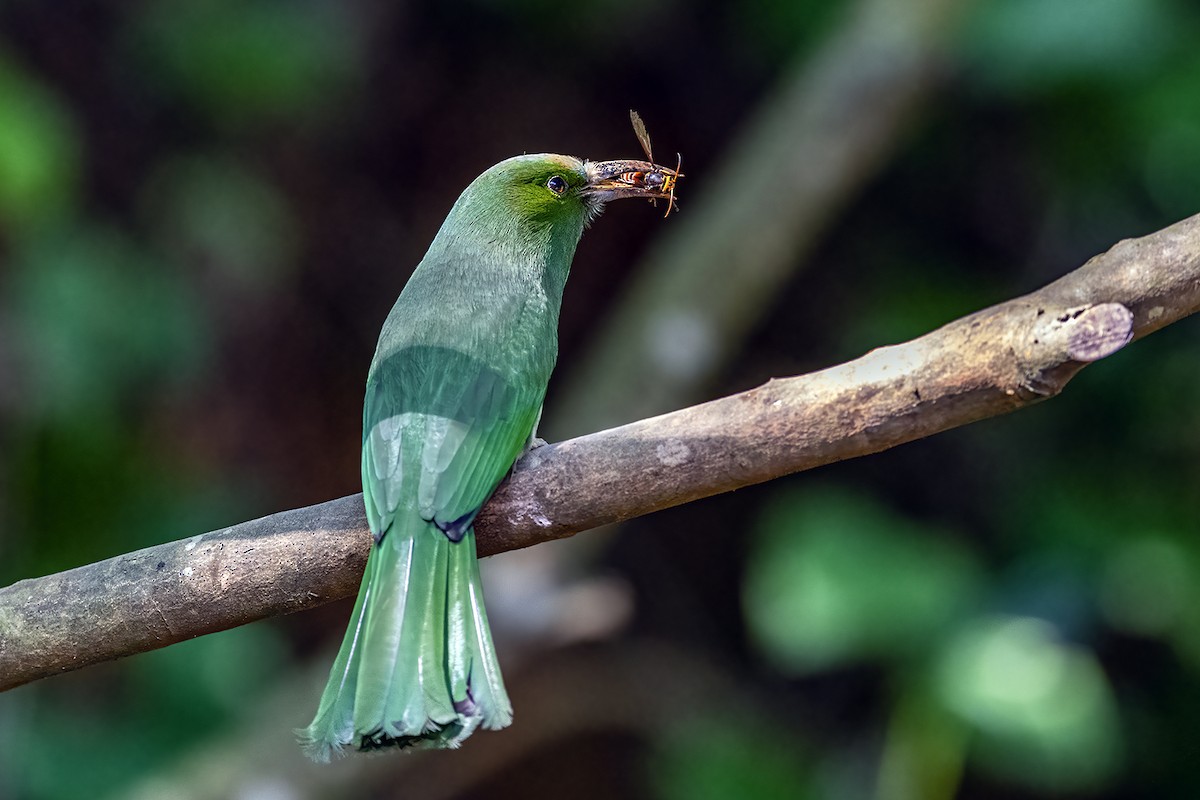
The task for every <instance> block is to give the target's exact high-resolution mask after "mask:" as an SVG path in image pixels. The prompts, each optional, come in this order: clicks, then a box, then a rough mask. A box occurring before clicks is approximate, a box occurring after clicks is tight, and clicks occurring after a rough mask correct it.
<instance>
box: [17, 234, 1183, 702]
mask: <svg viewBox="0 0 1200 800" xmlns="http://www.w3.org/2000/svg"><path fill="white" fill-rule="evenodd" d="M1198 308H1200V215H1198V216H1195V217H1191V218H1189V219H1187V220H1184V221H1183V222H1180V223H1178V224H1176V225H1173V226H1171V227H1169V228H1166V229H1164V230H1162V231H1159V232H1157V233H1154V234H1151V235H1150V236H1146V237H1145V238H1142V239H1136V240H1128V241H1124V242H1121V243H1119V244H1117V245H1116V246H1115V247H1113V248H1112V249H1111V250H1109V251H1108V252H1107V253H1105V254H1103V255H1101V256H1097V257H1096V258H1093V259H1092V260H1091V261H1089V262H1088V263H1087V264H1085V265H1084V266H1083V267H1081V268H1079V269H1077V270H1075V271H1074V272H1072V273H1070V274H1069V275H1067V276H1065V277H1063V278H1061V279H1060V280H1058V281H1056V282H1054V283H1052V284H1050V285H1049V286H1046V287H1045V288H1043V289H1041V290H1039V291H1037V292H1034V293H1032V294H1029V295H1026V296H1024V297H1020V298H1017V299H1015V300H1011V301H1009V302H1007V303H1003V304H1001V305H997V306H993V307H992V308H989V309H985V310H983V311H980V312H977V313H975V314H972V315H970V316H968V317H964V318H962V319H960V320H956V321H955V322H952V323H950V324H949V325H946V326H945V327H942V328H939V329H938V330H936V331H933V332H932V333H929V334H927V335H925V336H922V337H920V338H918V339H914V340H912V341H910V342H907V343H905V344H900V345H895V346H891V347H885V348H880V349H878V350H874V351H872V352H870V353H868V354H867V355H865V356H863V357H862V358H859V359H857V360H855V361H851V362H849V363H847V364H842V365H840V366H836V367H831V368H829V369H826V370H822V371H820V372H815V373H812V374H810V375H803V376H800V377H795V378H788V379H785V380H773V381H771V382H769V383H767V384H766V385H764V386H761V387H759V388H757V389H753V390H751V391H748V392H743V393H742V394H738V395H734V396H732V397H726V398H722V399H720V400H714V401H712V402H709V403H705V404H703V405H699V406H694V407H692V408H687V409H683V410H681V411H676V412H673V413H671V414H665V415H663V416H660V417H654V418H651V419H646V420H642V421H640V422H636V423H633V424H631V425H626V426H623V427H620V428H614V429H611V430H607V431H602V432H600V433H594V434H591V435H589V436H582V437H579V438H577V439H572V440H569V441H566V442H563V443H561V444H557V445H548V446H546V447H542V448H539V449H537V450H535V451H533V452H532V453H530V454H529V455H528V456H526V458H524V459H523V460H522V461H521V462H520V464H519V465H518V469H517V470H516V472H515V473H514V474H513V476H512V477H511V479H510V480H509V481H508V482H506V483H505V484H504V485H502V486H501V487H500V489H499V490H498V491H497V492H496V495H495V496H494V497H493V498H492V499H491V501H489V502H488V504H487V506H485V508H484V510H483V512H482V513H481V514H480V516H479V521H478V526H477V528H478V533H479V549H480V553H481V554H482V555H490V554H493V553H498V552H502V551H506V550H513V549H516V548H520V547H528V546H530V545H533V544H537V543H539V542H544V541H548V540H550V539H557V538H562V537H565V536H570V535H571V534H573V533H576V532H578V531H582V530H587V529H589V528H593V527H596V526H598V525H603V524H605V523H610V522H615V521H619V520H623V519H629V518H630V517H635V516H638V515H641V514H646V513H649V512H651V511H655V510H658V509H662V508H668V507H670V506H674V505H678V504H680V503H685V502H688V501H690V500H695V499H697V498H701V497H707V496H709V495H713V494H717V493H720V492H725V491H729V490H732V489H736V488H738V487H741V486H747V485H749V484H753V483H759V482H761V481H766V480H770V479H771V478H775V477H779V476H782V475H787V474H789V473H793V472H798V471H800V470H805V469H811V468H812V467H816V466H819V465H821V464H828V463H830V462H833V461H839V460H842V459H846V458H853V457H855V456H861V455H866V454H868V453H875V452H878V451H880V450H884V449H886V448H889V447H894V446H895V445H898V444H902V443H904V442H908V441H912V440H913V439H919V438H921V437H924V436H929V435H931V434H933V433H937V432H939V431H944V430H947V429H950V428H954V427H957V426H959V425H964V424H966V423H968V422H973V421H975V420H979V419H983V418H985V417H991V416H996V415H998V414H1002V413H1005V412H1008V411H1012V410H1015V409H1017V408H1021V407H1023V406H1027V405H1030V404H1032V403H1035V402H1037V401H1039V400H1042V399H1045V398H1047V397H1051V396H1053V395H1055V394H1057V393H1058V392H1060V391H1061V390H1062V389H1063V387H1064V386H1065V385H1066V383H1067V382H1068V381H1069V380H1070V379H1071V378H1072V377H1073V376H1074V375H1075V373H1076V372H1078V371H1079V370H1080V369H1081V368H1082V367H1083V366H1084V365H1085V364H1087V363H1089V362H1091V361H1094V360H1096V359H1099V358H1103V357H1104V356H1107V355H1109V354H1111V353H1113V352H1115V351H1116V350H1119V349H1120V348H1121V347H1123V346H1124V345H1125V344H1126V342H1128V341H1129V340H1130V338H1132V337H1135V336H1144V335H1146V334H1148V333H1151V332H1153V331H1155V330H1157V329H1159V328H1161V327H1163V326H1164V325H1168V324H1170V323H1171V322H1174V321H1176V320H1178V319H1181V318H1182V317H1184V316H1187V315H1188V314H1191V313H1193V312H1195V311H1196V310H1197V309H1198ZM368 541H369V539H368V536H367V533H366V524H365V521H364V518H363V513H362V510H361V500H360V497H359V496H358V495H354V496H351V497H343V498H341V499H339V500H333V501H330V502H328V503H322V504H320V505H316V506H310V507H309V508H302V509H296V510H293V511H285V512H282V513H280V514H273V515H271V516H269V517H264V518H263V519H260V520H255V521H252V522H245V523H242V524H240V525H235V526H233V527H231V528H226V529H224V530H220V531H214V532H212V533H205V534H201V535H199V536H194V537H192V538H190V539H183V540H180V541H177V542H171V543H168V544H163V545H159V546H157V547H151V548H147V549H145V550H140V551H138V552H136V553H130V554H128V555H123V556H118V557H117V558H113V559H109V560H107V561H102V562H99V563H96V564H91V565H89V566H85V567H80V568H78V569H73V570H69V571H67V572H62V573H59V574H56V575H50V576H47V577H44V578H36V579H32V580H26V581H20V582H18V583H16V584H13V585H12V586H9V587H7V588H5V589H0V689H8V688H12V687H14V686H19V685H21V684H23V683H28V682H29V681H33V680H36V679H38V678H42V677H46V676H49V675H53V674H56V673H59V672H63V671H67V670H71V669H76V668H78V667H82V666H86V665H88V664H93V663H96V662H98V661H104V660H107V659H112V658H117V657H120V656H123V655H129V654H131V653H137V652H142V651H145V650H151V649H154V648H156V647H162V646H164V645H168V644H172V643H174V642H178V641H181V640H183V639H188V638H192V637H195V636H199V635H201V634H205V633H212V632H215V631H219V630H224V629H226V628H230V627H233V626H235V625H242V624H245V623H247V622H253V621H255V620H258V619H263V618H265V617H269V616H275V615H279V614H286V613H290V612H292V611H298V610H300V609H304V608H310V607H313V606H316V605H319V604H321V603H325V602H328V601H330V600H335V599H337V598H340V597H345V596H348V595H350V594H352V593H353V592H354V591H355V589H356V587H357V584H358V580H359V576H360V574H361V571H362V567H363V563H364V560H365V556H366V551H367V543H368Z"/></svg>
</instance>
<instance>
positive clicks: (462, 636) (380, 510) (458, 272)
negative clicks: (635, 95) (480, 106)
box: [301, 155, 652, 760]
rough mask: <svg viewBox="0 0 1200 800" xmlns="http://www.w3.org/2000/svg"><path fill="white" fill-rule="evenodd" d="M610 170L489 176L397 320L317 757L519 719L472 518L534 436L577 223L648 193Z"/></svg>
mask: <svg viewBox="0 0 1200 800" xmlns="http://www.w3.org/2000/svg"><path fill="white" fill-rule="evenodd" d="M617 163H618V162H602V163H601V164H587V163H585V162H582V161H580V160H578V159H575V158H570V157H567V156H555V155H536V156H520V157H517V158H512V159H509V160H507V161H504V162H501V163H500V164H497V165H496V166H494V167H492V168H491V169H489V170H488V171H487V172H485V173H483V174H482V175H481V176H479V177H478V178H477V179H476V180H475V181H474V182H473V183H472V184H471V185H470V186H469V187H468V188H467V189H466V191H464V192H463V194H462V195H461V196H460V197H459V199H458V201H457V202H456V203H455V205H454V207H453V208H452V209H451V211H450V214H449V216H447V218H446V221H445V223H443V225H442V228H441V230H440V231H439V232H438V234H437V236H436V237H435V239H434V241H433V243H432V244H431V245H430V247H429V251H428V252H427V253H426V255H425V258H424V259H422V261H421V263H420V264H419V265H418V267H417V269H416V271H415V272H414V273H413V275H412V277H411V279H410V280H409V282H408V284H407V285H406V286H405V288H404V290H403V292H402V293H401V294H400V298H399V299H398V300H397V301H396V305H395V307H394V308H393V309H392V311H391V313H390V314H389V315H388V318H387V321H386V322H385V323H384V326H383V330H382V332H381V334H380V337H379V345H378V348H377V350H376V352H375V358H374V360H373V362H372V364H371V369H370V372H369V374H368V377H367V390H366V402H365V406H364V412H363V449H362V479H363V495H364V500H365V503H366V509H367V519H368V521H369V523H370V527H371V531H372V533H373V534H374V537H375V541H376V544H375V545H374V547H372V550H371V554H370V557H369V559H368V561H367V568H366V572H365V574H364V576H363V583H362V588H361V589H360V591H359V596H358V601H357V603H356V604H355V607H354V612H353V615H352V617H351V622H350V626H349V628H348V629H347V631H346V636H345V639H344V641H343V643H342V647H341V650H340V652H339V653H338V656H337V659H336V660H335V662H334V664H333V668H332V670H331V671H330V678H329V683H328V685H327V686H326V688H325V692H324V694H323V695H322V696H321V701H320V705H319V708H318V710H317V714H316V718H315V719H314V720H313V722H312V723H311V724H310V725H309V726H308V728H306V729H304V730H303V731H301V738H302V740H303V742H304V744H305V746H306V748H307V750H308V752H309V753H310V755H312V756H313V757H314V758H317V759H322V760H323V759H327V758H328V756H329V754H330V752H331V751H337V750H340V749H341V748H342V747H344V746H347V745H349V746H352V747H356V748H358V749H361V750H371V749H375V748H380V747H386V746H401V747H403V746H412V745H417V746H433V747H456V746H457V745H458V744H459V743H461V742H462V741H463V740H464V739H465V738H466V737H467V736H469V735H470V734H471V733H472V732H473V731H474V730H475V729H476V728H477V727H479V726H480V725H482V726H483V727H485V728H502V727H504V726H506V725H508V724H509V722H510V721H511V720H512V707H511V705H510V703H509V700H508V695H507V694H506V692H505V689H504V683H503V681H502V679H501V677H500V668H499V665H498V663H497V660H496V653H495V649H494V647H493V645H492V639H491V632H490V631H489V628H488V622H487V614H486V612H485V610H484V605H483V595H482V590H481V587H480V581H479V565H478V562H477V560H476V556H475V534H474V530H473V529H472V527H471V523H472V520H473V519H474V516H475V514H476V513H477V512H478V511H479V509H480V507H481V506H482V505H483V504H484V502H485V501H486V500H487V499H488V497H489V496H490V495H491V493H492V492H493V491H494V490H495V488H496V486H497V484H499V483H500V481H501V480H502V479H503V478H504V476H505V475H506V474H507V472H508V471H509V469H511V467H512V465H513V463H514V461H515V460H516V459H517V457H518V456H519V455H520V454H521V452H522V451H523V449H524V448H525V447H526V446H527V444H528V442H529V441H530V439H531V437H532V436H533V433H534V426H535V425H536V423H537V419H538V416H539V414H540V410H541V406H542V400H543V398H544V396H545V392H546V384H547V382H548V381H549V379H550V372H551V370H552V369H553V367H554V362H555V358H556V356H557V348H558V344H557V328H558V316H559V308H560V305H561V301H562V291H563V286H564V284H565V283H566V279H567V273H568V271H569V269H570V264H571V259H572V257H573V255H574V252H575V247H576V244H577V243H578V241H579V238H580V236H581V235H582V233H583V228H584V225H585V223H586V222H587V220H588V219H589V218H590V217H591V216H592V215H593V214H595V213H596V212H597V211H598V210H599V207H600V205H601V204H602V203H603V202H604V201H605V200H608V199H612V198H613V197H623V196H640V195H643V194H644V195H646V196H650V195H649V194H647V192H649V190H647V192H642V191H641V190H638V191H632V190H630V189H628V188H627V187H623V188H619V189H614V188H612V187H611V186H610V184H611V183H612V182H611V180H608V179H609V178H611V173H613V172H614V171H615V170H616V169H618V167H616V166H614V167H613V168H612V169H610V170H607V171H606V170H604V169H602V168H603V167H604V165H605V164H614V165H615V164H617ZM628 163H633V162H620V164H621V165H626V164H628ZM646 166H652V165H646ZM598 168H599V169H598ZM622 168H623V167H622Z"/></svg>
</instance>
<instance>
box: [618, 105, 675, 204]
mask: <svg viewBox="0 0 1200 800" xmlns="http://www.w3.org/2000/svg"><path fill="white" fill-rule="evenodd" d="M629 121H630V122H631V123H633V134H634V136H636V137H637V140H638V144H640V145H641V146H642V150H643V151H644V152H645V153H646V160H647V161H649V162H650V163H652V164H653V163H655V162H654V150H653V149H652V148H651V146H650V133H649V132H648V131H647V130H646V123H645V122H642V118H641V116H640V115H639V114H638V113H637V112H636V111H634V110H633V109H630V110H629ZM682 166H683V157H682V156H681V155H679V154H678V153H676V154H675V169H673V170H672V169H669V168H667V167H663V168H662V169H660V170H659V169H656V170H653V171H650V172H641V171H638V172H626V173H624V174H623V175H621V176H620V180H623V181H625V182H626V183H631V184H634V185H635V186H649V187H651V188H657V189H659V191H661V192H663V193H664V194H666V195H667V212H666V213H665V214H663V217H664V218H665V217H667V216H670V214H671V211H672V209H675V208H678V206H676V205H675V182H676V181H678V180H679V179H680V178H681V177H683V173H682V172H680V171H679V168H680V167H682ZM650 202H651V203H654V204H655V205H658V203H656V202H655V201H654V200H653V199H651V201H650Z"/></svg>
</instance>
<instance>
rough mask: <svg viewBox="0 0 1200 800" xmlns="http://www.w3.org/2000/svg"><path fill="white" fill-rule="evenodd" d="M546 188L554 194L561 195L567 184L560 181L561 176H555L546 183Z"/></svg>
mask: <svg viewBox="0 0 1200 800" xmlns="http://www.w3.org/2000/svg"><path fill="white" fill-rule="evenodd" d="M546 188H547V189H549V190H550V191H552V192H554V193H555V194H559V195H561V194H562V193H563V192H565V191H566V190H567V182H566V181H565V180H563V179H562V176H560V175H555V176H554V177H553V178H551V179H550V180H548V181H546Z"/></svg>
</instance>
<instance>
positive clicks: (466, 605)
mask: <svg viewBox="0 0 1200 800" xmlns="http://www.w3.org/2000/svg"><path fill="white" fill-rule="evenodd" d="M406 517H407V519H405V518H406ZM511 721H512V705H511V704H510V703H509V700H508V694H507V693H506V692H505V690H504V682H503V680H502V679H501V677H500V667H499V664H498V663H497V661H496V651H495V648H494V647H493V645H492V634H491V630H490V629H489V628H488V621H487V611H486V610H485V609H484V606H483V592H482V587H481V585H480V580H479V562H478V561H477V560H476V557H475V532H474V531H473V530H468V531H467V533H466V535H465V536H464V537H463V538H462V539H461V540H460V541H457V542H452V541H450V539H448V538H447V537H446V535H445V534H444V533H442V532H441V531H440V530H439V529H438V528H437V527H436V526H435V525H433V524H432V523H429V522H426V521H424V520H422V519H420V517H418V516H417V515H415V514H414V515H398V516H397V519H396V521H395V523H394V524H393V526H392V528H391V529H390V530H389V531H388V532H387V535H386V536H384V537H383V539H382V541H381V542H379V543H378V544H376V545H375V546H373V547H372V548H371V555H370V557H369V558H368V560H367V569H366V572H365V574H364V575H363V582H362V587H361V588H360V589H359V592H358V601H357V602H356V603H355V605H354V613H353V614H352V616H351V618H350V625H349V627H348V628H347V629H346V636H345V639H344V640H343V641H342V647H341V650H339V651H338V655H337V658H336V659H335V660H334V662H333V668H332V669H331V670H330V673H329V683H328V684H327V685H326V687H325V692H324V693H323V694H322V695H321V702H320V705H319V706H318V708H317V715H316V718H315V719H313V721H312V723H311V724H310V725H309V726H308V727H307V728H304V729H303V730H300V731H298V734H299V736H300V739H301V743H302V744H303V745H304V748H305V751H306V752H307V753H308V755H309V756H311V757H312V758H313V759H315V760H318V761H327V760H328V759H329V755H330V753H332V752H340V751H341V750H342V748H343V747H345V746H346V745H351V746H353V747H356V748H357V749H359V750H375V749H378V748H383V747H410V746H412V747H457V746H458V745H459V744H461V743H462V741H463V740H464V739H466V738H467V737H468V736H470V735H471V733H472V732H474V730H475V729H476V728H477V727H479V726H480V725H483V727H485V728H493V729H494V728H503V727H505V726H506V725H508V724H509V723H510V722H511Z"/></svg>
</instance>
